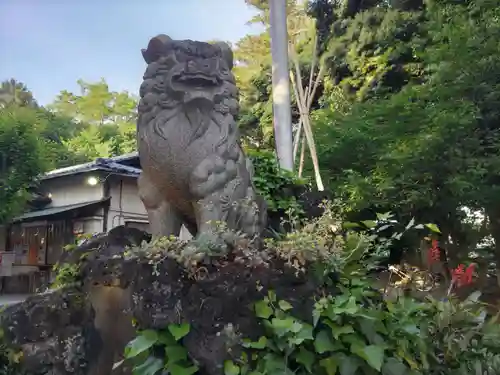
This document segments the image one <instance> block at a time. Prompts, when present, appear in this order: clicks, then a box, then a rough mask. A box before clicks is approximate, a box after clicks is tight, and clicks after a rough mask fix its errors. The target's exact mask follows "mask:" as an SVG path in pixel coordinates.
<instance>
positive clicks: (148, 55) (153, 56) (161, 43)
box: [141, 34, 172, 64]
mask: <svg viewBox="0 0 500 375" xmlns="http://www.w3.org/2000/svg"><path fill="white" fill-rule="evenodd" d="M171 43H172V39H171V38H170V37H169V36H167V35H165V34H160V35H157V36H155V37H154V38H151V40H150V41H149V43H148V48H146V49H142V50H141V52H142V57H143V58H144V61H146V63H148V64H151V63H152V62H154V61H156V60H158V58H159V57H160V56H161V55H163V54H165V53H166V52H167V51H168V49H169V47H170V44H171Z"/></svg>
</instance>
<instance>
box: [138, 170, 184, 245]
mask: <svg viewBox="0 0 500 375" xmlns="http://www.w3.org/2000/svg"><path fill="white" fill-rule="evenodd" d="M137 184H138V187H139V196H140V198H141V200H142V202H143V204H144V207H145V208H146V211H147V213H148V218H149V227H150V231H151V234H152V235H153V236H155V237H163V236H170V235H174V236H177V237H178V236H179V234H180V232H181V226H182V219H181V217H180V215H179V214H178V212H177V210H176V209H175V207H173V206H172V205H171V204H170V203H169V202H167V201H166V200H165V199H164V197H163V196H162V195H161V194H160V192H159V191H158V190H157V189H156V187H155V186H154V185H153V184H152V183H151V182H150V181H149V180H148V178H147V177H146V176H145V175H144V173H143V174H141V176H140V177H139V180H138V182H137Z"/></svg>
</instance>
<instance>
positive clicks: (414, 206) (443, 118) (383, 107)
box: [316, 1, 500, 249]
mask: <svg viewBox="0 0 500 375" xmlns="http://www.w3.org/2000/svg"><path fill="white" fill-rule="evenodd" d="M499 15H500V13H498V10H497V8H496V7H493V6H492V5H490V3H488V2H486V1H475V2H472V3H471V4H466V5H462V4H460V5H438V4H429V5H428V8H427V16H426V17H427V18H428V20H427V21H426V23H425V25H423V26H420V27H421V28H424V27H425V32H426V33H428V35H430V36H432V38H431V39H430V40H429V43H428V46H427V48H426V49H425V51H423V52H422V53H421V54H420V58H421V60H422V64H424V65H425V67H426V70H427V72H428V73H427V74H428V77H427V79H426V80H425V82H424V83H420V84H418V83H417V82H414V83H412V84H410V85H407V86H406V87H404V88H402V89H401V91H399V92H397V93H394V94H393V95H389V96H387V97H384V98H381V99H377V100H370V101H368V102H366V103H361V104H358V105H355V106H354V107H353V108H352V110H350V111H349V112H348V113H347V114H345V115H339V114H338V113H336V112H334V111H332V110H331V109H329V108H325V109H324V110H320V111H317V113H316V122H317V124H318V126H320V128H321V136H322V137H321V142H322V147H321V152H322V154H321V158H322V161H323V164H324V165H325V166H327V173H329V175H330V178H331V180H330V181H331V183H332V186H334V187H335V190H336V191H337V192H338V194H340V195H342V196H344V198H345V199H347V200H348V201H349V202H350V203H351V204H352V207H356V208H357V209H362V208H367V207H384V208H385V209H396V206H398V208H397V209H398V210H399V211H400V213H401V214H404V215H416V216H417V217H418V218H420V219H421V220H434V222H436V223H437V224H438V225H439V226H440V227H441V228H442V230H443V232H444V235H443V241H444V242H445V243H447V242H448V240H449V239H450V238H451V240H450V242H451V243H453V246H452V245H451V244H449V246H450V249H451V248H452V247H456V246H457V245H458V244H459V243H460V238H461V237H462V235H463V231H464V228H463V227H464V225H463V214H462V207H464V206H466V207H469V208H472V209H476V210H484V209H485V208H489V209H488V210H489V211H490V212H491V211H492V210H494V209H496V207H498V199H499V194H498V188H499V185H498V177H497V176H498V174H499V172H500V171H499V170H498V167H499V160H500V154H499V150H500V149H499V146H500V143H499V141H498V140H499V139H500V138H499V137H498V131H499V129H498V125H497V124H498V121H499V119H500V117H499V116H500V113H499V112H498V105H497V104H498V102H499V99H500V97H499V96H498V95H499V94H498V93H499V86H498V85H499V83H500V81H499V77H498V75H497V74H496V72H498V71H499V70H500V44H499V40H500V39H499V36H500V34H499V32H500V29H499V26H498V22H497V19H498V17H499ZM497 212H498V211H497ZM496 215H498V214H497V213H493V212H491V215H490V216H491V219H492V222H494V221H495V220H498V219H497V217H498V216H496ZM448 236H451V237H448ZM499 238H500V237H499Z"/></svg>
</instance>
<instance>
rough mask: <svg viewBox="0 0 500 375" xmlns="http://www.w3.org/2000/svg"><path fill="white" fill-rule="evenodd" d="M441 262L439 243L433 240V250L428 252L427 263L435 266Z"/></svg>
mask: <svg viewBox="0 0 500 375" xmlns="http://www.w3.org/2000/svg"><path fill="white" fill-rule="evenodd" d="M440 260H441V253H440V251H439V246H438V241H437V240H432V245H431V248H430V249H429V250H428V252H427V262H428V263H429V264H434V263H436V262H439V261H440Z"/></svg>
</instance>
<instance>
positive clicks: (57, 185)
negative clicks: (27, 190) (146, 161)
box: [0, 153, 148, 293]
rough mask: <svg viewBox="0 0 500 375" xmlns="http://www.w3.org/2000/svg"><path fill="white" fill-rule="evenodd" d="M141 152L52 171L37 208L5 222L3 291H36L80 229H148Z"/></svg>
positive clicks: (0, 247)
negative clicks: (142, 195) (140, 189)
mask: <svg viewBox="0 0 500 375" xmlns="http://www.w3.org/2000/svg"><path fill="white" fill-rule="evenodd" d="M140 172H141V169H140V164H139V158H138V155H137V153H133V154H129V155H122V156H118V157H114V158H109V159H97V160H96V161H94V162H91V163H86V164H81V165H75V166H72V167H68V168H61V169H56V170H53V171H50V172H48V173H46V174H45V175H44V176H42V177H41V181H40V187H39V191H38V198H37V199H36V200H34V201H33V202H32V204H31V205H32V209H31V210H29V211H27V212H25V213H24V214H22V215H20V216H18V217H16V218H14V219H13V220H12V222H11V223H10V224H9V225H6V226H0V254H1V255H2V261H1V266H0V276H2V279H3V281H2V286H3V291H4V292H11V293H26V292H33V291H34V290H35V289H36V288H37V287H38V286H39V285H40V284H43V283H44V282H47V281H48V280H47V279H49V278H50V277H51V275H50V270H51V269H52V266H53V265H54V264H55V263H56V262H57V259H58V258H59V255H60V254H61V251H63V247H64V246H65V245H67V244H70V243H74V241H75V237H76V235H78V234H84V233H90V234H91V233H99V232H106V231H108V230H110V229H111V228H113V227H116V226H118V225H126V226H133V227H137V228H140V229H143V230H147V229H148V219H147V214H146V211H145V209H144V206H143V204H142V202H141V200H140V198H139V196H138V192H137V178H138V176H139V174H140Z"/></svg>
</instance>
